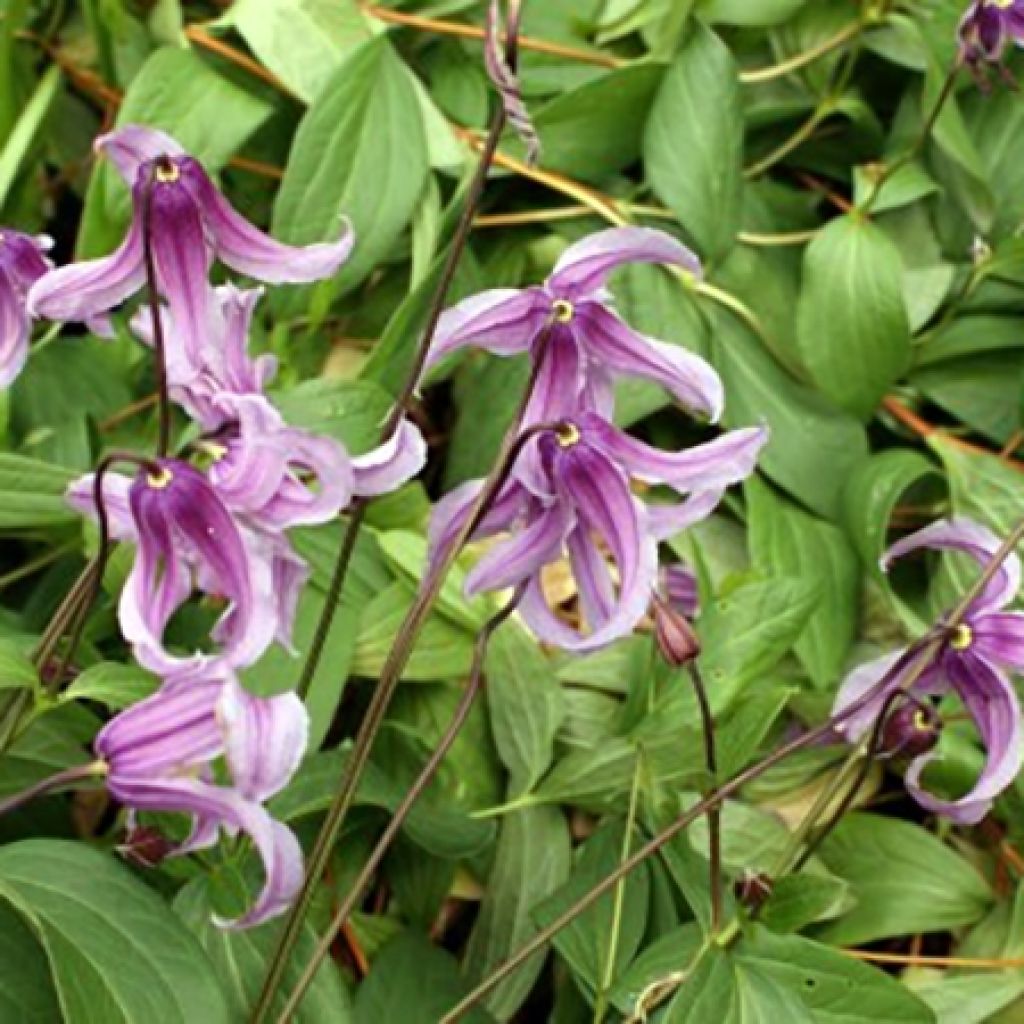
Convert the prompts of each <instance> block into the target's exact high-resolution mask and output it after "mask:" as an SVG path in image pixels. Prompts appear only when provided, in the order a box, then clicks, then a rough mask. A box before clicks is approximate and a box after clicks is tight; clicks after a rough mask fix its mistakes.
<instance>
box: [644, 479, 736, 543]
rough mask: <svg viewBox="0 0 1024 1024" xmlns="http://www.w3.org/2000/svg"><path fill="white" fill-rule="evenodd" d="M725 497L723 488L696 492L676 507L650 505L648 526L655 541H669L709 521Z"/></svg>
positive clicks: (675, 505)
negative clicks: (678, 534)
mask: <svg viewBox="0 0 1024 1024" xmlns="http://www.w3.org/2000/svg"><path fill="white" fill-rule="evenodd" d="M724 495H725V490H724V489H723V488H714V487H713V488H711V489H710V490H707V491H694V493H693V494H691V495H690V496H689V497H687V498H686V500H685V501H681V502H679V503H678V504H674V505H648V506H647V524H648V529H650V531H651V536H652V537H654V539H655V540H659V541H661V540H668V539H669V538H670V537H674V536H675V535H676V534H677V533H682V532H683V530H688V529H689V528H690V527H691V526H693V524H694V523H699V522H702V521H703V520H705V519H707V517H708V516H709V515H711V513H712V512H714V511H715V509H716V508H717V507H718V503H719V502H720V501H721V500H722V498H723V496H724Z"/></svg>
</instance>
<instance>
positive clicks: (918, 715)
mask: <svg viewBox="0 0 1024 1024" xmlns="http://www.w3.org/2000/svg"><path fill="white" fill-rule="evenodd" d="M931 727H932V720H931V719H930V718H929V717H928V715H926V714H925V711H924V708H918V709H917V711H915V712H914V728H915V729H916V730H917V731H918V732H928V731H930V729H931Z"/></svg>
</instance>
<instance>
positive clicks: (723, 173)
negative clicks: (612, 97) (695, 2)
mask: <svg viewBox="0 0 1024 1024" xmlns="http://www.w3.org/2000/svg"><path fill="white" fill-rule="evenodd" d="M710 111H714V114H713V116H711V115H710ZM742 159H743V107H742V100H741V98H740V86H739V80H738V78H737V68H736V63H735V61H734V60H733V57H732V54H731V53H730V52H729V50H728V48H727V47H726V45H725V44H724V43H723V42H722V40H721V39H719V38H718V36H716V35H715V34H714V32H712V31H711V30H710V29H708V28H706V27H705V26H703V25H702V24H700V23H699V22H697V23H695V26H694V29H693V31H692V33H691V34H690V37H689V38H688V39H687V41H686V42H685V43H684V44H683V46H682V48H681V49H680V50H679V53H678V54H677V56H676V58H675V60H674V61H673V62H672V65H671V66H670V67H669V69H668V71H667V72H666V73H665V77H664V79H663V80H662V83H661V87H660V88H659V90H658V94H657V96H656V98H655V100H654V106H653V108H652V109H651V116H650V117H649V118H648V121H647V132H646V136H645V138H644V162H645V165H646V169H647V175H648V178H649V180H650V183H651V185H652V187H653V188H654V191H655V193H656V194H657V196H658V197H659V198H660V199H661V200H662V202H664V203H665V204H666V205H667V206H668V207H669V209H671V210H672V212H673V213H674V214H675V215H676V217H677V218H678V220H679V223H680V224H681V225H682V226H683V228H684V230H685V231H686V233H687V234H688V235H689V236H690V237H691V238H692V239H693V241H694V243H695V245H696V248H697V253H698V255H699V256H701V258H703V259H705V260H708V261H709V262H711V261H717V260H719V259H720V258H721V257H723V256H724V255H725V254H726V253H727V252H728V251H729V250H730V249H731V248H732V246H733V243H734V241H735V239H736V232H737V231H738V230H739V226H740V224H739V218H740V207H741V198H742V186H743V177H742Z"/></svg>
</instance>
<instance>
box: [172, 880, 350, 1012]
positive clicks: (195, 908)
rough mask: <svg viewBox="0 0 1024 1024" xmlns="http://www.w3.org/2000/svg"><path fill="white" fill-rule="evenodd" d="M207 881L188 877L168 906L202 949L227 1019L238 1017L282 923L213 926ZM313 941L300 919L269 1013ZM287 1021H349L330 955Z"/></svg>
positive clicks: (247, 1006) (249, 1002)
mask: <svg viewBox="0 0 1024 1024" xmlns="http://www.w3.org/2000/svg"><path fill="white" fill-rule="evenodd" d="M213 885H214V879H212V878H197V879H195V880H193V881H192V882H190V883H189V884H188V885H186V886H185V888H184V889H182V890H181V892H179V893H178V895H177V896H176V897H175V900H174V909H175V910H176V911H177V912H178V914H179V915H180V916H181V918H182V920H183V921H184V922H185V924H187V925H188V927H189V929H190V930H191V931H192V932H193V934H195V936H196V938H198V940H199V942H200V943H201V944H202V947H203V949H205V950H206V955H207V956H208V957H209V960H210V964H211V965H212V966H213V969H214V970H215V971H216V972H217V976H218V977H219V978H220V979H221V981H222V984H223V985H224V989H225V993H226V995H227V998H228V1002H229V1004H230V1009H231V1015H232V1018H231V1019H232V1020H244V1019H245V1017H246V1015H247V1014H248V1013H249V1011H250V1010H251V1009H252V1007H253V1006H254V1005H255V1003H256V997H257V996H258V995H259V993H260V989H261V987H262V985H263V979H264V978H265V977H266V973H267V966H268V963H269V961H270V957H271V955H272V954H273V952H274V950H275V948H276V944H277V940H278V936H279V934H280V932H281V928H282V926H283V921H282V920H278V921H275V922H272V923H268V924H266V925H263V926H261V927H259V928H247V929H244V930H241V931H238V930H228V929H224V928H218V927H217V925H216V924H214V922H213V915H214V914H215V913H220V912H222V911H220V908H218V907H215V906H214V904H213V901H212V898H211V896H212V893H211V889H212V886H213ZM316 943H317V935H316V933H315V932H314V930H313V927H312V925H310V924H309V923H308V922H306V923H305V924H303V926H302V931H301V933H300V934H299V939H298V941H297V942H296V944H295V949H294V950H293V952H292V955H291V958H290V959H289V961H288V964H287V966H286V967H285V971H284V975H283V976H282V981H281V985H280V987H279V988H278V991H277V996H276V998H275V1000H274V1004H273V1008H272V1009H271V1014H276V1013H280V1011H281V1009H282V1008H283V1005H284V999H285V996H286V995H287V994H288V993H290V992H291V991H292V989H293V988H294V987H295V983H296V982H297V981H298V979H299V975H300V974H301V972H302V970H303V968H304V967H305V965H306V964H307V963H308V962H309V961H310V959H311V957H312V955H313V950H314V949H315V948H316ZM292 1019H293V1020H294V1021H295V1022H296V1024H349V1022H350V1021H351V1020H352V1006H351V999H350V997H349V994H348V990H347V989H346V988H345V985H344V984H343V982H342V980H341V975H340V973H339V971H338V968H337V967H336V966H335V963H334V961H333V960H331V959H330V958H328V959H326V960H324V961H323V962H322V963H321V965H320V967H319V969H318V970H317V973H316V977H315V978H314V979H313V983H312V984H311V985H310V986H309V990H308V992H307V993H306V996H305V998H304V999H303V1000H302V1003H301V1005H300V1006H299V1008H298V1011H297V1012H296V1014H295V1016H294V1017H293V1018H292Z"/></svg>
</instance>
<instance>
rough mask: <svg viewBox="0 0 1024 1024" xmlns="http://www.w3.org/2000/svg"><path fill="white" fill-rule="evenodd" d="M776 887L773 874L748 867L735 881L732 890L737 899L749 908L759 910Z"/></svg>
mask: <svg viewBox="0 0 1024 1024" xmlns="http://www.w3.org/2000/svg"><path fill="white" fill-rule="evenodd" d="M774 887H775V883H774V882H773V881H772V877H771V875H768V874H766V873H765V872H764V871H751V870H750V869H749V868H748V869H747V870H746V871H744V872H743V874H742V876H741V877H739V878H737V879H736V881H735V882H734V883H733V886H732V891H733V895H734V896H735V897H736V899H737V901H738V902H739V903H742V904H743V906H745V907H746V908H747V909H748V910H758V909H760V908H761V906H762V905H763V904H764V903H765V902H766V901H767V900H768V897H769V896H771V894H772V890H773V889H774Z"/></svg>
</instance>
